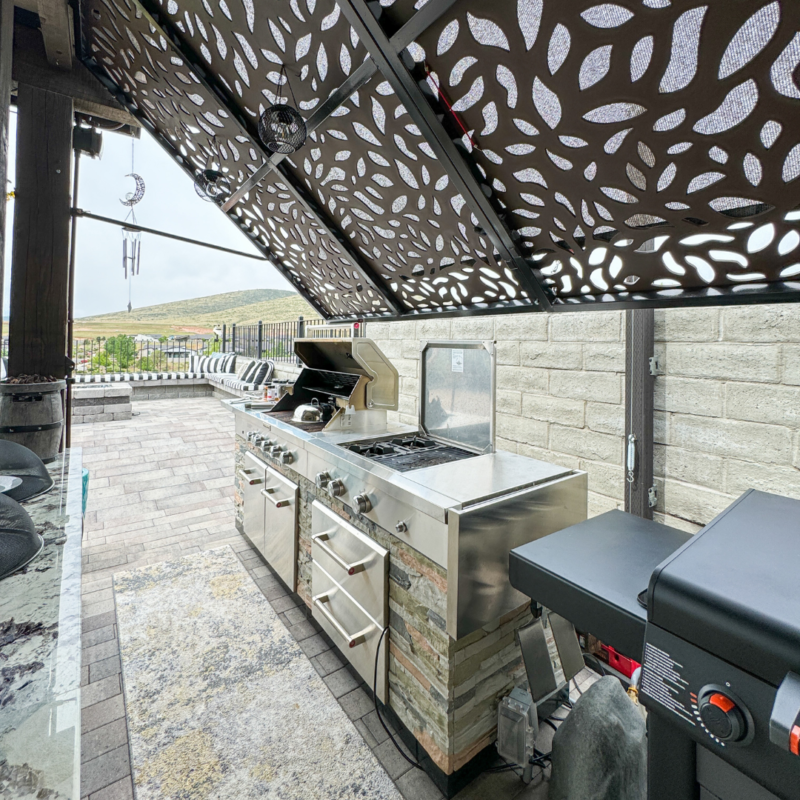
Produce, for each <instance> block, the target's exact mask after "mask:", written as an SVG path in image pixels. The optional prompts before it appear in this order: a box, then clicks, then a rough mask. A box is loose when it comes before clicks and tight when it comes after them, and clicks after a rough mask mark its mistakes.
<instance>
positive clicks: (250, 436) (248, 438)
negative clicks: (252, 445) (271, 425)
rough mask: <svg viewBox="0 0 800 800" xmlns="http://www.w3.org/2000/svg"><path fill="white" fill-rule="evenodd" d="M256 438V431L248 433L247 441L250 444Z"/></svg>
mask: <svg viewBox="0 0 800 800" xmlns="http://www.w3.org/2000/svg"><path fill="white" fill-rule="evenodd" d="M255 438H256V432H255V431H248V433H247V441H248V442H252V441H253V439H255Z"/></svg>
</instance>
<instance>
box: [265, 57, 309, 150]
mask: <svg viewBox="0 0 800 800" xmlns="http://www.w3.org/2000/svg"><path fill="white" fill-rule="evenodd" d="M284 79H285V81H286V85H287V86H288V87H289V92H290V93H291V95H292V102H293V103H294V104H295V106H296V105H297V101H296V100H295V99H294V92H293V91H292V85H291V84H290V83H289V76H288V75H287V74H286V65H285V64H284V65H283V66H281V71H280V75H279V76H278V96H277V97H276V98H275V103H274V105H271V106H270V107H269V108H268V109H267V110H266V111H265V112H264V113H263V114H262V115H261V119H260V120H259V121H258V135H259V138H260V139H261V141H262V142H263V143H264V145H265V146H266V148H267V150H269V151H270V152H272V153H279V154H281V155H285V156H288V155H291V154H292V153H294V152H296V151H297V150H299V149H300V148H301V147H302V146H303V145H304V144H305V143H306V136H307V134H308V131H307V130H306V123H305V120H304V119H303V117H302V116H300V112H299V111H298V110H297V109H296V108H295V107H294V106H290V105H289V98H288V97H287V98H285V99H284V98H283V97H282V93H283V83H284Z"/></svg>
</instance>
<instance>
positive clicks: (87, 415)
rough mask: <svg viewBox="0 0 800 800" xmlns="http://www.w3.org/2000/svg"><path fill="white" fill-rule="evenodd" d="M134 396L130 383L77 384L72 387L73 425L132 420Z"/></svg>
mask: <svg viewBox="0 0 800 800" xmlns="http://www.w3.org/2000/svg"><path fill="white" fill-rule="evenodd" d="M132 395H133V388H132V387H131V385H130V384H129V383H94V384H88V385H85V386H84V385H80V384H76V385H75V386H73V387H72V424H73V425H80V424H82V423H87V422H116V421H120V420H126V419H130V418H131V415H132V411H131V409H132V406H131V397H132Z"/></svg>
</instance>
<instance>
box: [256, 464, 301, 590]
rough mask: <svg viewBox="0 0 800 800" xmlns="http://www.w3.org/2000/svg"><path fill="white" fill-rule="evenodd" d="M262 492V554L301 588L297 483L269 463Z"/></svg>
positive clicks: (292, 585)
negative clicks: (298, 575) (298, 568)
mask: <svg viewBox="0 0 800 800" xmlns="http://www.w3.org/2000/svg"><path fill="white" fill-rule="evenodd" d="M261 494H262V496H263V498H264V501H265V503H266V505H265V511H264V516H265V525H264V549H263V551H262V554H263V556H264V558H266V559H267V561H268V562H269V565H270V566H271V567H272V569H274V570H275V572H277V573H278V575H279V576H280V578H281V579H282V580H283V582H284V583H285V584H286V585H287V586H288V587H289V588H290V589H291V590H292V591H294V590H295V589H296V588H297V499H298V494H299V491H298V488H297V484H296V483H293V482H292V481H290V480H289V479H288V478H285V477H284V476H283V475H281V474H280V473H279V472H276V471H275V470H274V469H272V467H267V475H266V481H265V484H264V487H263V491H262V492H261Z"/></svg>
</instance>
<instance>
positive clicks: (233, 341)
mask: <svg viewBox="0 0 800 800" xmlns="http://www.w3.org/2000/svg"><path fill="white" fill-rule="evenodd" d="M231 352H232V353H235V352H236V323H235V322H234V323H233V325H231Z"/></svg>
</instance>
